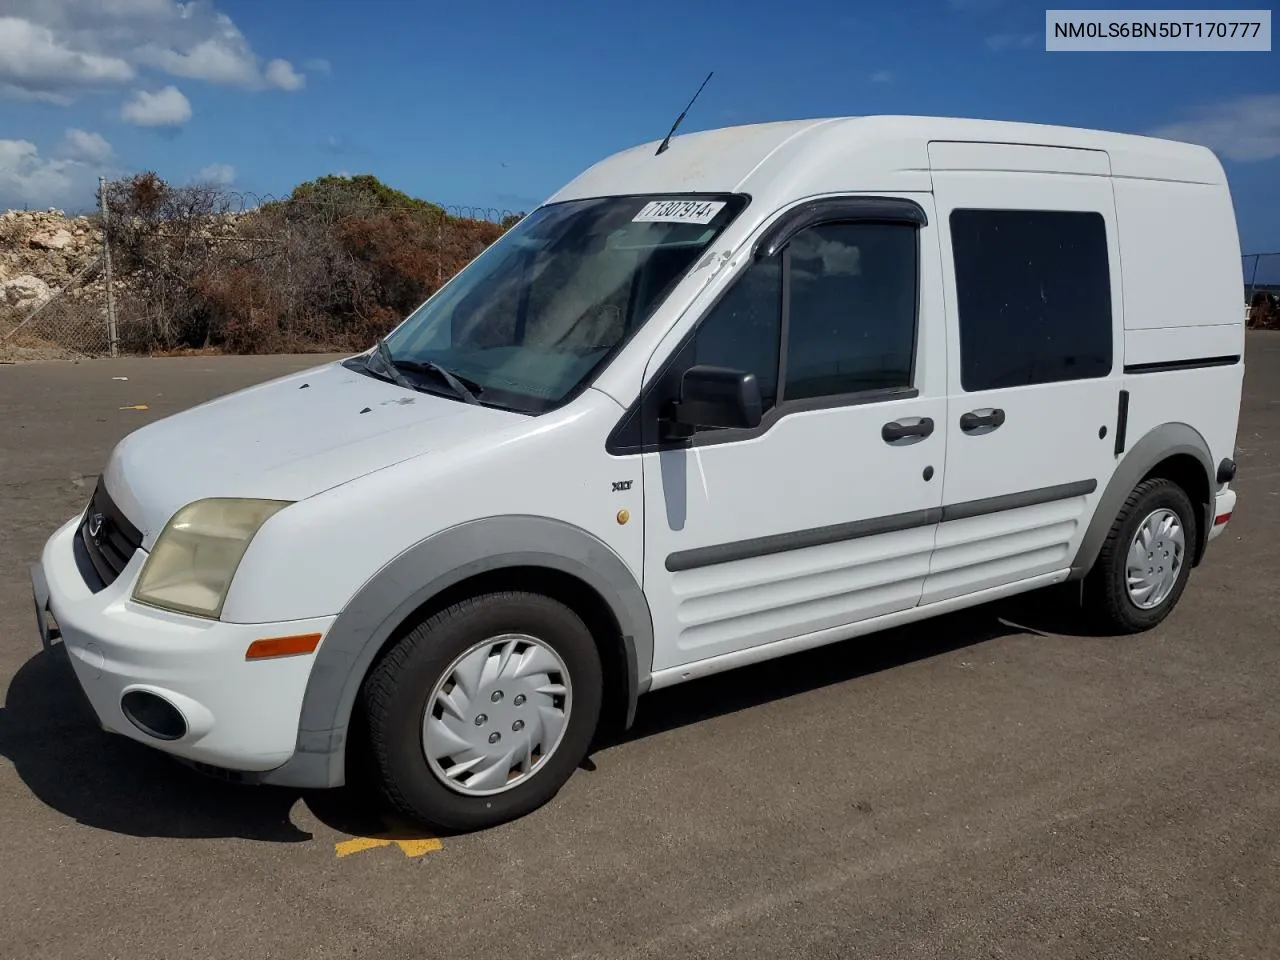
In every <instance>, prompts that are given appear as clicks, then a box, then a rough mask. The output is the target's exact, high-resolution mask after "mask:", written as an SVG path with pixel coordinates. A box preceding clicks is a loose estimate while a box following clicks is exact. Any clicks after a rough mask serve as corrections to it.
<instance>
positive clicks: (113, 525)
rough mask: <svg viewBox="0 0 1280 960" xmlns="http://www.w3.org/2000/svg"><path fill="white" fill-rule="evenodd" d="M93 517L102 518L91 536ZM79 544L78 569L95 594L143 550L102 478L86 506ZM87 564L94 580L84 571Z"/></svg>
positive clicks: (134, 531) (134, 528) (138, 538)
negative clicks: (98, 516)
mask: <svg viewBox="0 0 1280 960" xmlns="http://www.w3.org/2000/svg"><path fill="white" fill-rule="evenodd" d="M95 514H101V515H102V524H101V527H100V529H99V530H98V533H97V535H96V536H95V535H93V534H92V533H90V530H89V527H90V524H91V522H92V520H93V517H94V515H95ZM78 534H79V536H78V540H79V543H80V546H81V548H82V550H83V554H82V555H81V554H80V552H79V551H77V552H76V553H77V566H78V567H80V569H81V573H82V574H83V575H84V578H85V583H86V585H87V586H88V587H89V589H90V590H92V591H93V592H94V593H97V592H98V591H100V590H102V589H103V588H105V587H106V586H107V585H108V584H111V583H113V582H114V581H115V579H116V577H118V576H119V575H120V572H121V571H122V570H124V568H125V567H126V566H128V564H129V560H130V558H132V556H133V554H134V553H135V552H136V551H137V550H138V548H139V547H141V546H142V533H141V531H139V530H138V528H137V527H135V526H134V525H133V524H132V523H130V522H129V518H128V517H126V516H125V515H124V514H123V513H122V512H121V511H120V508H119V507H118V506H116V503H115V501H114V500H112V499H111V495H110V494H109V493H108V492H107V487H106V484H105V482H104V481H103V480H102V478H101V477H99V478H98V484H97V486H96V487H95V489H94V491H93V497H92V498H91V499H90V500H89V506H88V508H87V509H86V510H85V512H84V517H83V518H82V520H81V522H80V528H79V531H78ZM84 561H88V563H89V565H90V566H91V567H92V569H93V572H94V573H95V574H96V575H97V577H96V582H95V578H94V577H90V576H89V575H88V571H86V570H84V567H83V562H84Z"/></svg>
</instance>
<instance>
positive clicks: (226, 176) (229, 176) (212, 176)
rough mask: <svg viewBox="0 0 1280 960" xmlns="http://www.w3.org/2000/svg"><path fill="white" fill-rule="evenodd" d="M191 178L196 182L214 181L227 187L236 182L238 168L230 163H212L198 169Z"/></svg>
mask: <svg viewBox="0 0 1280 960" xmlns="http://www.w3.org/2000/svg"><path fill="white" fill-rule="evenodd" d="M191 179H192V182H194V183H212V184H216V185H217V186H220V187H225V186H229V185H230V184H232V183H234V182H235V179H236V168H235V167H233V166H231V164H229V163H211V164H209V165H208V166H207V167H201V168H200V169H199V170H197V171H196V175H195V176H194V177H192V178H191Z"/></svg>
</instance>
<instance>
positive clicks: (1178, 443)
mask: <svg viewBox="0 0 1280 960" xmlns="http://www.w3.org/2000/svg"><path fill="white" fill-rule="evenodd" d="M1184 453H1185V454H1190V455H1191V456H1193V457H1195V458H1196V459H1197V460H1198V461H1200V465H1201V466H1202V467H1204V472H1205V477H1206V478H1207V479H1208V484H1209V490H1210V493H1211V494H1212V491H1213V490H1215V489H1217V483H1216V482H1215V480H1214V475H1215V472H1216V471H1215V470H1214V467H1213V460H1212V458H1211V457H1210V454H1209V446H1208V444H1206V443H1205V441H1204V437H1202V436H1201V435H1200V433H1199V432H1198V431H1197V430H1196V429H1195V428H1194V427H1190V426H1188V425H1187V424H1185V423H1164V424H1161V425H1160V426H1158V427H1156V428H1154V429H1152V430H1150V431H1148V433H1147V434H1146V435H1145V436H1143V438H1142V439H1141V440H1139V441H1138V442H1137V443H1135V444H1134V445H1133V446H1132V447H1130V448H1129V452H1128V453H1127V454H1125V456H1124V459H1122V460H1121V461H1120V462H1119V463H1118V464H1116V469H1115V473H1113V474H1112V475H1111V480H1110V482H1108V484H1107V486H1106V489H1105V490H1104V491H1103V492H1102V496H1101V497H1099V498H1098V506H1097V509H1096V510H1095V511H1094V514H1093V519H1092V520H1091V521H1090V522H1089V529H1088V530H1087V531H1085V535H1084V539H1083V540H1081V541H1080V549H1079V550H1078V551H1076V556H1075V560H1073V561H1072V564H1071V575H1070V577H1069V579H1071V580H1079V579H1082V578H1083V577H1085V576H1087V575H1088V573H1089V571H1090V570H1092V569H1093V564H1094V562H1095V561H1096V560H1097V559H1098V554H1099V552H1101V550H1102V544H1103V542H1104V541H1105V540H1106V539H1107V533H1108V532H1109V531H1110V530H1111V525H1112V524H1113V523H1115V519H1116V517H1117V516H1119V515H1120V508H1121V507H1122V506H1124V501H1125V498H1126V497H1128V496H1129V494H1130V493H1132V492H1133V488H1134V487H1136V486H1137V485H1138V484H1139V482H1141V480H1142V478H1143V477H1144V476H1145V475H1146V474H1147V472H1148V471H1149V470H1151V468H1152V467H1154V466H1155V465H1156V464H1158V463H1160V461H1162V460H1165V459H1167V458H1169V457H1172V456H1175V455H1176V454H1184ZM1212 511H1213V504H1212V501H1211V502H1210V504H1209V511H1208V512H1209V513H1210V514H1211V513H1212ZM1200 522H1201V523H1202V524H1206V523H1208V524H1211V523H1212V522H1213V518H1212V516H1209V515H1206V516H1202V517H1201V518H1200ZM1205 529H1206V530H1207V529H1208V528H1207V527H1206V528H1205ZM1197 539H1198V540H1199V542H1200V544H1201V545H1202V546H1203V544H1204V543H1205V542H1206V540H1207V538H1206V537H1204V536H1201V537H1198V538H1197ZM1195 561H1196V562H1197V563H1198V562H1199V561H1200V554H1199V553H1197V554H1196V557H1195Z"/></svg>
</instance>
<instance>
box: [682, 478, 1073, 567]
mask: <svg viewBox="0 0 1280 960" xmlns="http://www.w3.org/2000/svg"><path fill="white" fill-rule="evenodd" d="M1096 489H1098V481H1097V480H1078V481H1076V482H1075V483H1061V484H1057V485H1055V486H1052V487H1039V488H1037V489H1035V490H1023V491H1021V492H1019V493H1008V494H1004V495H1003V496H999V497H987V498H986V499H983V500H969V501H967V502H965V503H953V504H950V505H948V506H943V507H930V508H929V509H927V510H912V511H909V512H907V513H894V514H889V515H888V516H884V517H872V518H871V519H868V520H854V521H852V522H849V523H836V524H832V525H830V526H825V527H810V528H809V529H807V530H796V531H793V532H790V533H776V534H772V535H770V536H767V537H753V538H751V539H750V540H734V541H731V542H729V543H717V544H713V545H712V546H709V547H694V548H692V549H689V550H677V551H676V552H675V553H672V554H668V556H667V559H666V564H665V565H666V568H667V570H669V571H670V572H672V573H676V572H679V571H683V570H696V569H698V568H699V567H711V566H715V565H717V564H721V563H733V562H734V561H736V560H751V559H754V558H756V557H767V556H771V555H773V554H777V553H787V552H789V551H791V550H803V549H805V548H807V547H820V546H824V545H826V544H829V543H843V542H844V541H846V540H857V539H860V538H861V537H874V536H878V535H880V534H883V533H897V532H899V531H902V530H912V529H914V528H916V527H927V526H929V525H930V524H935V523H947V522H949V521H952V520H967V519H969V518H971V517H981V516H985V515H986V514H990V513H1001V512H1003V511H1005V510H1017V509H1019V508H1021V507H1033V506H1037V505H1039V504H1042V503H1053V502H1055V501H1057V500H1069V499H1071V498H1072V497H1082V496H1086V495H1088V494H1090V493H1093V492H1094V491H1095V490H1096Z"/></svg>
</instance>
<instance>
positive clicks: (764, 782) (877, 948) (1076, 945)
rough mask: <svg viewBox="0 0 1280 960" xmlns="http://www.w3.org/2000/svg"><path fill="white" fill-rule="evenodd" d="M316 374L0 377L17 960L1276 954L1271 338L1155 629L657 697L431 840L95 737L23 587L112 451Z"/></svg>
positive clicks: (1014, 633)
mask: <svg viewBox="0 0 1280 960" xmlns="http://www.w3.org/2000/svg"><path fill="white" fill-rule="evenodd" d="M321 359H324V358H317V357H239V358H237V357H225V358H214V357H191V358H173V359H119V360H96V361H84V362H81V363H66V362H62V363H56V362H49V363H39V364H19V365H0V695H2V697H3V708H2V709H0V958H14V960H17V958H22V960H29V958H34V957H40V958H42V960H60V958H85V960H107V958H115V957H120V958H129V960H145V958H162V957H163V958H183V960H201V958H217V960H226V958H269V957H270V958H302V957H306V958H336V957H344V958H349V957H357V958H358V957H377V958H379V960H399V958H406V960H407V958H414V960H420V958H449V960H452V958H460V960H461V958H485V960H489V958H497V957H505V956H519V957H520V958H522V960H533V958H540V957H545V958H555V960H565V958H572V957H593V958H594V957H600V958H608V960H624V958H671V957H691V958H692V957H697V958H703V957H707V958H710V957H732V958H735V960H746V958H753V957H760V958H768V960H778V958H790V957H805V958H828V957H829V958H841V960H846V958H876V960H881V958H896V957H903V958H913V960H919V958H932V957H964V958H968V957H981V958H989V957H1005V958H1011V960H1028V958H1038V957H1045V958H1054V960H1067V958H1086V957H1088V958H1094V957H1099V958H1101V957H1105V958H1121V957H1126V958H1127V957H1150V958H1158V960H1172V958H1180V960H1226V958H1244V957H1248V958H1264V957H1267V958H1274V957H1277V956H1280V616H1278V615H1277V606H1276V603H1277V574H1280V550H1278V549H1277V546H1276V545H1277V543H1280V334H1278V333H1263V332H1258V333H1251V334H1250V336H1249V342H1248V353H1247V364H1248V368H1247V375H1246V398H1245V402H1244V408H1243V411H1242V421H1241V428H1240V434H1239V448H1238V457H1237V459H1238V461H1239V464H1240V475H1239V479H1238V483H1237V487H1238V490H1239V492H1240V501H1239V505H1238V507H1237V511H1236V515H1235V519H1234V520H1233V521H1232V523H1231V526H1230V527H1229V528H1228V530H1227V532H1226V533H1225V534H1224V535H1223V536H1222V537H1221V538H1219V539H1218V540H1217V541H1215V543H1214V544H1213V545H1212V546H1211V548H1210V552H1209V554H1208V557H1207V559H1206V561H1205V563H1204V564H1203V565H1202V566H1201V567H1200V568H1198V569H1197V570H1196V571H1195V573H1194V574H1193V576H1192V580H1191V583H1190V585H1189V587H1188V590H1187V592H1186V594H1185V595H1184V598H1183V600H1182V602H1181V604H1180V606H1179V607H1178V609H1177V610H1176V611H1175V612H1174V614H1173V616H1172V617H1171V618H1170V619H1169V620H1168V621H1166V623H1165V624H1164V625H1162V626H1161V627H1160V628H1158V629H1156V630H1154V631H1152V632H1150V633H1147V634H1143V635H1140V636H1136V637H1130V638H1125V639H1115V638H1100V637H1094V636H1090V635H1088V634H1087V632H1085V631H1083V630H1082V629H1080V627H1079V621H1078V619H1077V618H1075V617H1074V616H1073V611H1072V610H1071V605H1070V602H1069V599H1070V598H1069V596H1068V595H1064V594H1062V593H1059V594H1056V595H1048V596H1046V595H1034V596H1030V597H1023V598H1015V599H1014V600H1011V601H1007V602H1004V603H1000V604H995V605H992V606H988V607H982V608H978V609H975V610H971V611H966V612H964V613H961V614H957V615H953V616H948V617H944V618H939V619H935V620H931V621H928V622H925V623H922V624H916V625H914V626H912V627H910V628H906V629H898V630H894V631H891V632H888V633H883V634H879V635H875V636H871V637H865V638H861V639H858V640H854V641H850V642H848V643H844V644H839V645H835V646H832V647H827V648H824V649H820V650H815V651H810V652H807V653H804V654H800V655H796V656H793V657H790V658H786V659H783V660H779V661H773V662H771V663H767V664H762V665H760V666H757V667H751V668H746V669H742V670H738V671H734V672H731V673H728V674H724V675H721V676H718V677H714V678H711V679H709V680H704V681H699V682H695V683H691V684H687V685H684V686H681V687H677V688H673V689H670V690H666V691H662V692H660V693H656V694H653V695H651V696H649V697H646V698H644V699H643V700H642V701H641V705H640V712H639V717H638V720H637V725H636V728H635V729H634V730H633V731H632V732H631V733H630V735H629V736H628V737H627V738H626V739H625V740H623V741H622V742H617V743H612V744H609V745H607V746H605V747H603V748H602V749H600V750H599V751H597V752H596V753H594V754H593V755H592V757H591V758H590V761H589V763H588V764H586V765H585V768H584V769H582V770H580V771H578V772H577V773H576V774H575V776H574V777H573V779H572V780H571V781H570V782H569V784H568V786H567V787H566V788H565V789H564V791H563V792H562V793H561V794H560V795H559V797H558V798H557V799H556V800H554V801H553V802H552V803H550V804H548V805H547V806H545V807H544V808H542V809H541V810H539V811H538V812H536V813H534V814H533V815H531V816H529V817H527V818H525V819H523V820H520V821H518V822H515V823H512V824H508V825H506V826H503V827H500V828H497V829H494V830H490V831H486V832H482V833H476V834H471V835H463V836H447V837H440V838H434V837H431V836H430V835H427V834H424V833H422V832H421V831H417V830H414V829H412V828H411V827H407V826H406V825H404V824H399V823H397V822H395V821H394V820H393V819H391V818H388V817H387V816H386V815H385V814H384V813H383V811H382V810H381V809H380V808H379V807H378V806H377V805H376V804H373V803H371V802H369V801H368V799H367V798H365V797H363V796H362V795H360V794H359V793H358V792H353V791H332V792H319V793H315V794H307V795H300V794H299V793H298V792H297V791H290V790H283V789H276V788H264V787H236V786H231V785H228V784H224V783H221V782H218V781H214V780H211V779H207V778H205V777H203V776H201V775H200V774H197V773H194V772H192V771H189V770H187V769H186V768H184V767H182V766H180V765H178V764H176V763H175V762H173V761H172V760H170V759H168V758H166V757H164V756H163V755H161V754H159V753H156V752H154V751H151V750H149V749H147V748H145V747H142V746H140V745H137V744H134V743H132V742H130V741H127V740H125V739H123V738H119V737H114V736H111V735H108V734H106V733H104V732H102V731H101V730H100V729H99V728H98V727H97V725H96V723H95V722H94V720H93V717H92V715H91V713H90V712H89V710H88V707H87V706H86V704H85V702H84V700H83V697H82V696H81V695H80V694H79V691H78V690H77V689H76V687H75V681H74V678H73V676H72V674H71V670H70V667H69V666H68V664H67V662H66V655H65V653H64V652H63V651H62V650H61V649H60V648H57V647H55V648H54V650H53V651H51V652H49V653H45V652H42V650H41V648H40V643H39V639H38V637H37V635H36V632H35V623H34V616H33V611H32V604H31V596H30V588H29V585H28V580H27V565H28V564H29V563H31V562H33V561H34V560H35V559H37V557H38V556H39V551H40V548H41V546H42V545H43V542H44V540H45V538H47V537H48V535H49V534H50V533H52V532H53V530H54V529H55V528H56V527H57V526H58V525H59V524H60V523H61V522H62V521H63V520H65V519H66V518H68V517H70V516H71V515H73V514H75V513H76V512H78V511H79V510H80V509H81V508H82V507H83V504H84V502H85V500H86V499H87V497H88V496H89V494H90V492H91V491H92V488H93V484H94V481H95V479H96V475H97V473H98V471H99V470H100V469H101V468H102V466H103V464H104V463H105V460H106V457H107V455H108V453H109V451H110V449H111V447H112V446H113V445H114V444H115V443H116V442H117V441H118V440H119V439H120V438H121V437H123V436H124V435H125V434H126V433H127V432H129V431H130V430H132V429H134V428H136V427H138V426H140V425H142V424H143V423H146V422H148V421H150V420H153V419H156V418H158V417H161V416H164V415H167V414H169V413H173V412H176V411H178V410H181V409H183V408H185V407H188V406H191V405H192V404H195V403H198V402H201V401H203V400H206V399H209V398H211V397H214V396H217V395H219V394H222V393H226V392H228V391H230V390H233V389H236V388H239V387H242V386H247V385H249V384H252V383H255V382H258V381H260V380H264V379H267V378H269V377H272V376H275V375H278V374H283V373H286V372H289V371H292V370H297V369H301V368H303V367H306V366H309V365H311V364H314V363H316V362H318V361H319V360H321ZM120 378H127V379H120Z"/></svg>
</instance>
